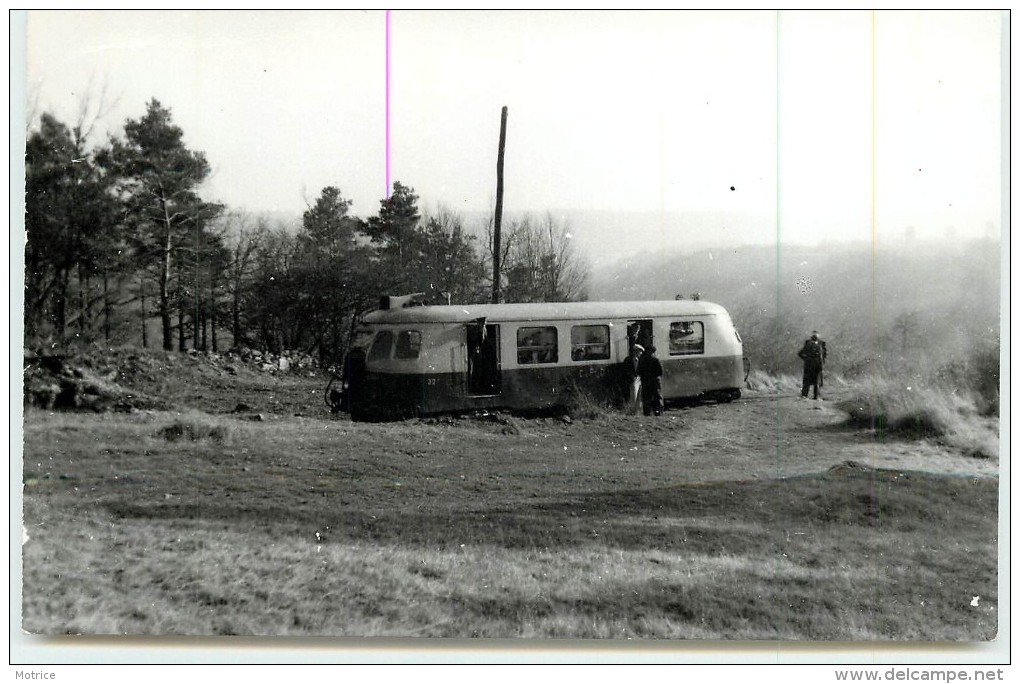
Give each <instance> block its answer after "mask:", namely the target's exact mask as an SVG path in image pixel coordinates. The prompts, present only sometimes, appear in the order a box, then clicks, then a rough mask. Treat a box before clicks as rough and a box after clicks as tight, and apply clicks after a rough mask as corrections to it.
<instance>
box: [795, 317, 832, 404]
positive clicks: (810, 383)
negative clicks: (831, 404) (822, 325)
mask: <svg viewBox="0 0 1020 684" xmlns="http://www.w3.org/2000/svg"><path fill="white" fill-rule="evenodd" d="M797 356H799V357H800V358H801V359H802V360H803V361H804V382H803V384H802V385H801V389H800V396H802V397H804V398H805V399H807V395H808V390H809V389H810V388H812V387H813V388H814V398H815V399H818V384H819V382H821V377H822V368H823V367H824V366H825V356H826V349H825V341H824V340H820V339H818V331H817V330H813V331H812V332H811V337H810V338H809V339H807V340H804V346H803V347H801V348H800V351H799V352H797Z"/></svg>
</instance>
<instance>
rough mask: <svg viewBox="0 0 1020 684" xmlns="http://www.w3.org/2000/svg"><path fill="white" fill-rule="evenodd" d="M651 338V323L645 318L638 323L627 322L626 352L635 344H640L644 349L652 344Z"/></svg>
mask: <svg viewBox="0 0 1020 684" xmlns="http://www.w3.org/2000/svg"><path fill="white" fill-rule="evenodd" d="M653 340H654V338H653V336H652V321H651V319H650V318H646V319H643V320H638V321H627V352H628V353H629V352H630V350H631V348H632V347H633V346H634V345H635V344H640V345H641V346H642V347H644V348H645V349H648V347H649V346H651V345H652V344H654V341H653Z"/></svg>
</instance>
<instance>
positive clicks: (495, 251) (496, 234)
mask: <svg viewBox="0 0 1020 684" xmlns="http://www.w3.org/2000/svg"><path fill="white" fill-rule="evenodd" d="M505 146H506V107H503V114H502V116H501V117H500V121H499V154H498V155H497V157H496V219H495V225H494V226H493V233H492V303H493V304H499V300H500V283H499V270H500V263H499V256H500V249H501V247H500V228H501V226H502V224H503V148H504V147H505Z"/></svg>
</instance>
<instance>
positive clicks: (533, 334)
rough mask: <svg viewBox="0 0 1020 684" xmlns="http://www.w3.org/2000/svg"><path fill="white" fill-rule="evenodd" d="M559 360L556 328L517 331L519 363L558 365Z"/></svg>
mask: <svg viewBox="0 0 1020 684" xmlns="http://www.w3.org/2000/svg"><path fill="white" fill-rule="evenodd" d="M558 359H559V353H558V349H557V346H556V328H554V327H552V326H548V327H543V328H518V329H517V363H519V364H522V365H523V364H529V363H556V361H557V360H558Z"/></svg>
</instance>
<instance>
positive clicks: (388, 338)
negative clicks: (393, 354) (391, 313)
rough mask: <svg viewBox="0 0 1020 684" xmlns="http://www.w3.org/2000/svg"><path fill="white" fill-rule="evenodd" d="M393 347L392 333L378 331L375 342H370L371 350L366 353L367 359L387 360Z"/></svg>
mask: <svg viewBox="0 0 1020 684" xmlns="http://www.w3.org/2000/svg"><path fill="white" fill-rule="evenodd" d="M392 347H393V332H392V331H390V330H380V331H379V332H378V333H376V336H375V341H374V342H372V348H371V349H370V350H369V351H368V358H369V359H388V358H390V349H391V348H392Z"/></svg>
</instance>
